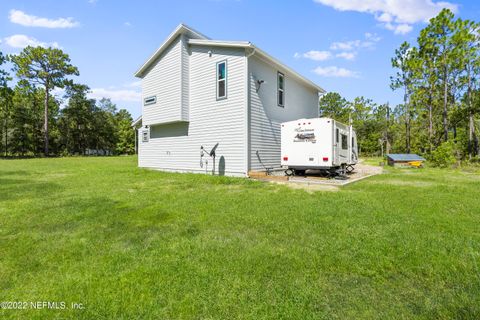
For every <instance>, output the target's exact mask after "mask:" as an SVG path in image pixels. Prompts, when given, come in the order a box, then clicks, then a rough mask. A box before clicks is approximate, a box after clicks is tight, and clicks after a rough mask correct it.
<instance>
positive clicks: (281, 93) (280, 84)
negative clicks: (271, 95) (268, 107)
mask: <svg viewBox="0 0 480 320" xmlns="http://www.w3.org/2000/svg"><path fill="white" fill-rule="evenodd" d="M277 91H278V92H277V103H278V106H279V107H284V106H285V76H284V75H283V73H281V72H278V73H277Z"/></svg>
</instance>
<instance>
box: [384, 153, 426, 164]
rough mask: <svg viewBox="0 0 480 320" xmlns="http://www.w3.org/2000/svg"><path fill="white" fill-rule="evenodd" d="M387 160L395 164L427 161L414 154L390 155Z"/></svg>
mask: <svg viewBox="0 0 480 320" xmlns="http://www.w3.org/2000/svg"><path fill="white" fill-rule="evenodd" d="M387 158H388V159H389V160H391V161H394V162H407V161H425V158H422V157H420V156H419V155H418V154H414V153H390V154H387Z"/></svg>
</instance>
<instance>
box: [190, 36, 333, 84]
mask: <svg viewBox="0 0 480 320" xmlns="http://www.w3.org/2000/svg"><path fill="white" fill-rule="evenodd" d="M188 43H189V44H191V45H203V46H218V47H235V48H249V49H251V50H252V52H251V53H252V55H257V56H259V57H260V58H263V60H265V61H266V62H268V63H270V64H272V65H274V66H276V67H279V68H280V69H283V70H285V71H286V72H287V73H289V74H291V75H293V76H294V77H295V78H297V79H298V80H300V81H301V82H303V83H305V84H306V85H309V86H311V87H313V88H315V89H316V90H318V91H319V92H321V93H325V90H324V89H323V88H322V87H320V86H319V85H317V84H316V83H314V82H313V81H311V80H310V79H307V78H306V77H304V76H302V75H301V74H299V73H298V72H296V71H295V70H293V69H292V68H290V67H288V66H287V65H285V64H283V63H282V62H280V61H279V60H277V59H276V58H274V57H272V56H271V55H269V54H268V53H266V52H265V51H263V50H262V49H260V48H259V47H257V46H256V45H254V44H253V43H251V42H249V41H218V40H209V39H190V40H188Z"/></svg>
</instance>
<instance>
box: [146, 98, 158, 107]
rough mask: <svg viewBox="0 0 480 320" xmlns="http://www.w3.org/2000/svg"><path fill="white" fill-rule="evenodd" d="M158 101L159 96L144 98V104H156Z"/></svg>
mask: <svg viewBox="0 0 480 320" xmlns="http://www.w3.org/2000/svg"><path fill="white" fill-rule="evenodd" d="M156 102H157V96H151V97H146V98H145V99H143V105H145V106H147V105H149V104H154V103H156Z"/></svg>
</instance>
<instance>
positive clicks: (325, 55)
mask: <svg viewBox="0 0 480 320" xmlns="http://www.w3.org/2000/svg"><path fill="white" fill-rule="evenodd" d="M294 57H295V58H307V59H310V60H314V61H325V60H328V59H330V58H331V57H332V53H331V52H330V51H316V50H311V51H308V52H305V53H302V54H300V53H295V55H294Z"/></svg>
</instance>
